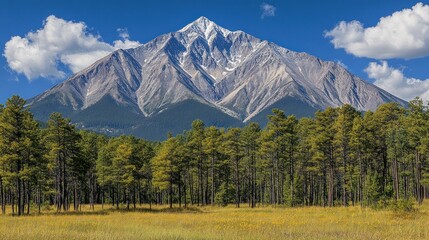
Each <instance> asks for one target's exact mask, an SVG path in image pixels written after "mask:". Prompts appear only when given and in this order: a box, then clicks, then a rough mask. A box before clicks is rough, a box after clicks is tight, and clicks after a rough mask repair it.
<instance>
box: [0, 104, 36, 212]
mask: <svg viewBox="0 0 429 240" xmlns="http://www.w3.org/2000/svg"><path fill="white" fill-rule="evenodd" d="M38 136H39V128H38V124H37V122H36V121H35V120H34V119H33V116H32V114H31V113H30V112H29V110H28V109H27V108H26V107H25V100H24V99H22V98H20V97H18V96H13V97H11V98H10V99H8V100H7V102H6V106H5V107H2V108H1V114H0V168H1V170H0V191H1V193H2V194H1V198H2V199H1V200H2V201H1V202H2V212H3V213H5V190H4V189H5V188H7V189H9V190H11V192H13V194H12V196H11V197H12V199H11V201H12V212H13V213H14V211H15V208H14V206H15V204H14V203H15V201H16V207H17V214H18V215H22V214H24V209H25V196H27V199H26V201H27V203H28V208H27V213H28V212H29V207H30V205H29V201H30V199H29V198H30V190H31V189H30V188H31V185H30V184H31V179H32V175H31V174H32V173H34V172H33V171H32V167H33V166H36V165H37V161H38V160H39V159H40V155H39V153H40V151H39V150H40V143H39V138H38Z"/></svg>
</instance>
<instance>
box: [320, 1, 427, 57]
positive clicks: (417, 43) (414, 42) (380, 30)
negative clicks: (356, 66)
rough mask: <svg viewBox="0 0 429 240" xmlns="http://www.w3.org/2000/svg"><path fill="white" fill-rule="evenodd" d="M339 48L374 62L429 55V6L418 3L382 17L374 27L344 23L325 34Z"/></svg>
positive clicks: (355, 22)
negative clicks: (372, 59)
mask: <svg viewBox="0 0 429 240" xmlns="http://www.w3.org/2000/svg"><path fill="white" fill-rule="evenodd" d="M325 37H328V38H331V43H332V44H334V47H335V48H337V49H338V48H343V49H345V51H346V52H347V53H349V54H353V55H355V56H357V57H368V58H374V59H390V58H404V59H411V58H418V57H425V56H429V5H425V4H423V3H417V4H416V5H414V6H413V7H412V8H411V9H403V10H401V11H397V12H395V13H393V14H392V15H390V16H386V17H382V18H380V20H379V22H378V23H377V25H376V26H374V27H368V28H365V27H364V26H363V24H362V23H361V22H359V21H351V22H345V21H342V22H340V23H339V24H338V25H337V26H336V27H335V28H334V29H332V30H331V31H328V32H326V33H325Z"/></svg>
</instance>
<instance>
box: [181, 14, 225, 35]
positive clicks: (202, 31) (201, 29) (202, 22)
mask: <svg viewBox="0 0 429 240" xmlns="http://www.w3.org/2000/svg"><path fill="white" fill-rule="evenodd" d="M178 32H182V33H196V34H198V35H200V36H203V37H204V38H206V39H208V38H210V36H211V34H212V33H221V34H222V35H223V36H226V35H228V34H229V33H230V32H231V31H229V30H228V29H225V28H223V27H221V26H219V25H217V24H216V23H215V22H213V21H211V20H210V19H208V18H206V17H204V16H201V17H199V18H198V19H197V20H195V21H193V22H191V23H189V24H188V25H186V26H185V27H184V28H182V29H180V30H179V31H178Z"/></svg>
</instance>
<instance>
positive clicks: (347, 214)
mask: <svg viewBox="0 0 429 240" xmlns="http://www.w3.org/2000/svg"><path fill="white" fill-rule="evenodd" d="M108 207H110V206H108ZM148 207H149V206H142V207H139V208H138V209H136V210H130V211H124V210H119V211H117V210H114V209H113V208H112V209H109V208H106V206H105V208H104V210H102V209H101V206H97V209H96V210H95V211H91V210H90V209H89V208H88V207H87V206H85V207H83V208H82V212H77V213H74V212H70V213H55V212H53V211H48V210H45V211H44V213H43V214H41V215H36V214H35V215H31V216H24V217H12V216H10V215H6V216H1V217H0V239H2V240H7V239H234V240H237V239H271V240H272V239H318V240H322V239H429V204H424V205H423V206H421V207H419V208H418V211H416V212H412V213H398V212H393V211H390V210H373V209H369V208H360V207H349V208H344V207H335V208H322V207H303V208H272V207H259V208H256V209H250V208H248V207H246V206H244V207H242V208H240V209H237V208H235V207H233V206H231V207H226V208H220V207H199V208H188V209H179V208H173V209H168V208H167V206H153V208H152V210H149V208H148Z"/></svg>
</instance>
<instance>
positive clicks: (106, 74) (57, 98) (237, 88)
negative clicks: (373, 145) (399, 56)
mask: <svg viewBox="0 0 429 240" xmlns="http://www.w3.org/2000/svg"><path fill="white" fill-rule="evenodd" d="M386 102H398V103H400V104H401V105H406V102H405V101H403V100H401V99H399V98H397V97H395V96H393V95H392V94H389V93H388V92H386V91H384V90H382V89H380V88H378V87H376V86H374V85H373V84H371V83H368V82H366V81H364V80H362V79H360V78H358V77H356V76H354V75H353V74H351V73H350V72H349V71H347V69H345V68H343V67H342V66H341V65H339V64H336V63H334V62H329V61H322V60H320V59H319V58H316V57H314V56H311V55H309V54H307V53H299V52H294V51H290V50H288V49H286V48H283V47H280V46H277V45H276V44H274V43H271V42H268V41H264V40H261V39H258V38H256V37H254V36H251V35H249V34H247V33H245V32H242V31H230V30H227V29H225V28H222V27H220V26H218V25H216V24H215V23H214V22H212V21H210V20H209V19H207V18H205V17H200V18H199V19H197V20H196V21H194V22H192V23H190V24H188V25H187V26H185V27H184V28H182V29H180V30H179V31H177V32H172V33H168V34H164V35H161V36H159V37H157V38H155V39H153V40H152V41H150V42H148V43H146V44H143V45H141V46H139V47H137V48H134V49H127V50H117V51H115V52H113V53H111V54H109V55H108V56H106V57H104V58H102V59H100V60H98V61H97V62H95V63H94V64H92V65H91V66H89V67H88V68H86V69H84V70H83V71H81V72H79V73H77V74H75V75H73V76H72V77H70V78H69V79H67V80H66V81H64V82H62V83H60V84H58V85H56V86H55V87H53V88H51V89H49V90H48V91H46V92H44V93H42V94H40V95H38V96H36V97H34V98H32V99H30V100H29V101H28V103H29V106H30V109H31V111H32V112H33V113H34V115H35V117H36V118H37V119H39V120H41V121H46V120H47V119H48V117H49V114H50V113H51V112H55V111H58V112H61V113H63V115H65V116H66V117H70V118H71V119H72V120H73V121H74V122H75V123H76V124H77V125H78V126H79V127H82V128H86V129H91V130H95V131H99V132H103V133H108V134H134V135H136V136H140V137H145V138H148V139H162V138H165V136H166V134H167V132H168V131H170V132H172V133H180V132H182V131H183V130H185V129H189V128H190V124H191V122H192V120H194V119H197V118H199V119H202V120H203V121H204V122H205V123H206V124H207V125H212V124H213V125H216V126H222V127H230V126H242V125H243V124H245V123H247V122H251V121H257V122H259V123H261V124H265V123H266V115H267V114H269V113H270V111H271V109H272V108H280V109H282V110H284V111H285V112H286V113H287V114H295V115H297V116H298V117H302V116H311V115H312V114H314V112H315V111H316V110H317V109H325V108H327V107H330V106H332V107H337V106H341V105H343V104H346V103H348V104H351V105H352V106H353V107H355V108H356V109H358V110H361V111H366V110H374V109H376V108H377V107H378V106H379V105H380V104H383V103H386Z"/></svg>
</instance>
